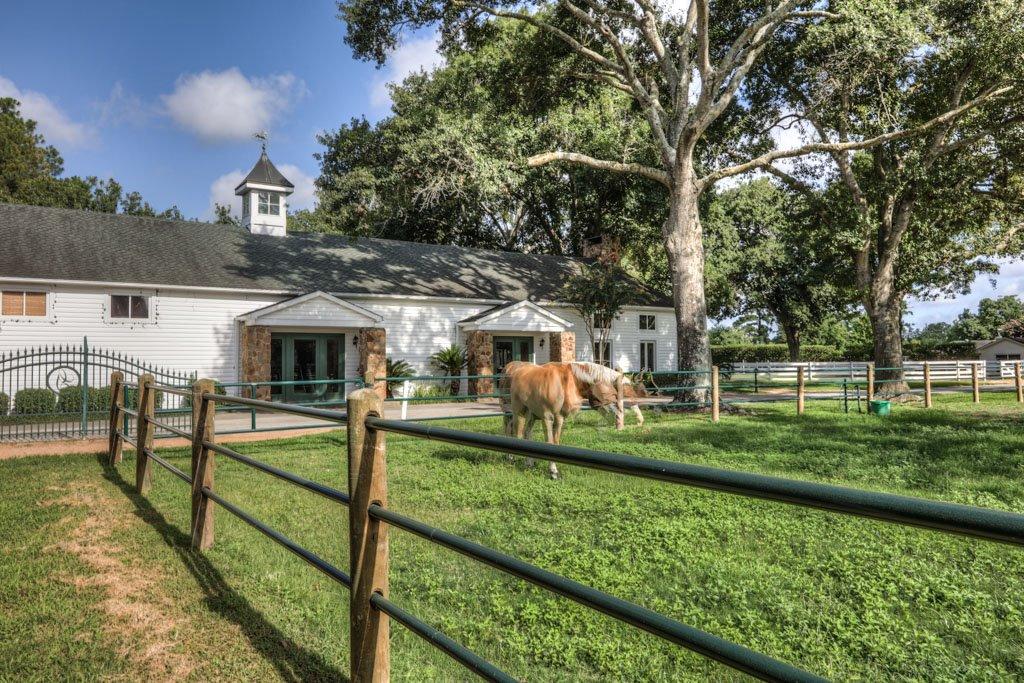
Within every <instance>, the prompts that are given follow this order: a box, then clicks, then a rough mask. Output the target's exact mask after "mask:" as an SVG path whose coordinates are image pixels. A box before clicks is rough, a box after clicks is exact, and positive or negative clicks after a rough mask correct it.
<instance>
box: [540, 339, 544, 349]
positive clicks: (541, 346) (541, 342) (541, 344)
mask: <svg viewBox="0 0 1024 683" xmlns="http://www.w3.org/2000/svg"><path fill="white" fill-rule="evenodd" d="M540 348H542V349H543V348H544V337H541V338H540Z"/></svg>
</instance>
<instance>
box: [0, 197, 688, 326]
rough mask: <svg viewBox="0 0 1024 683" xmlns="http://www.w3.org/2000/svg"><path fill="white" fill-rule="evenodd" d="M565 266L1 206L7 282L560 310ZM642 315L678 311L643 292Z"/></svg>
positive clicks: (575, 265) (2, 268) (574, 268)
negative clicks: (549, 305) (378, 297)
mask: <svg viewBox="0 0 1024 683" xmlns="http://www.w3.org/2000/svg"><path fill="white" fill-rule="evenodd" d="M578 269H579V262H578V261H575V260H573V259H570V258H565V257H560V256H546V255H541V254H520V253H517V252H508V251H490V250H486V249H468V248H465V247H455V246H449V245H436V244H420V243H417V242H399V241H395V240H384V239H373V238H352V237H347V236H344V235H326V234H315V233H292V234H289V235H288V236H287V237H273V236H269V235H253V234H251V233H249V232H248V231H247V230H245V229H243V228H239V227H236V226H231V225H216V224H211V223H199V222H194V221H174V220H166V219H159V218H142V217H137V216H125V215H116V214H106V213H97V212H91V211H76V210H69V209H50V208H43V207H37V206H24V205H17V204H0V277H3V276H6V277H20V278H39V279H46V280H79V281H86V282H125V283H152V284H153V285H154V286H158V285H164V286H189V287H219V288H229V289H252V290H274V291H283V292H290V293H293V294H304V293H306V292H312V291H316V290H323V291H325V292H333V293H352V294H393V295H401V296H430V297H460V298H471V299H491V300H501V301H520V300H522V299H531V300H533V301H557V300H559V299H560V298H561V297H560V295H559V294H560V292H561V290H562V287H563V286H564V284H565V281H566V279H567V278H568V277H570V276H571V275H572V274H574V273H576V272H578ZM638 292H639V293H640V294H639V296H638V300H637V303H638V304H646V305H652V306H668V305H670V304H669V302H667V301H666V300H665V299H664V297H661V296H659V295H657V294H655V293H652V292H649V291H648V290H645V289H644V288H643V287H642V286H640V285H639V284H638Z"/></svg>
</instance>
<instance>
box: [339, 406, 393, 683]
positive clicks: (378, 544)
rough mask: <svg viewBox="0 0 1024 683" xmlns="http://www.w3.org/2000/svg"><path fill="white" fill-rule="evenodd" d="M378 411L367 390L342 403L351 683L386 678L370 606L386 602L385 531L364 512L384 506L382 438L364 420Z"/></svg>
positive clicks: (386, 624) (385, 626)
mask: <svg viewBox="0 0 1024 683" xmlns="http://www.w3.org/2000/svg"><path fill="white" fill-rule="evenodd" d="M383 406H384V404H383V402H382V401H381V398H380V396H378V395H377V393H376V392H375V391H374V390H373V389H359V390H357V391H354V392H352V393H351V394H349V397H348V486H349V489H348V490H349V495H350V496H351V503H350V504H349V506H348V520H349V562H350V563H351V572H352V592H351V596H352V597H351V599H350V601H349V628H350V629H351V634H350V641H349V642H350V647H351V656H350V659H351V680H352V683H370V682H373V683H382V682H384V681H388V680H390V677H391V650H390V644H389V634H390V620H389V618H388V616H387V615H386V614H384V613H382V612H380V611H379V610H377V609H375V608H374V607H373V605H371V604H370V598H371V597H372V596H373V594H374V593H380V594H381V595H383V596H384V597H387V596H388V525H387V524H383V523H381V522H380V521H378V520H375V519H373V518H371V517H370V515H369V512H368V509H369V507H370V505H371V504H374V503H379V504H380V505H383V506H386V505H387V502H388V500H387V499H388V480H387V457H386V456H387V451H386V447H385V441H384V432H379V431H376V430H373V429H368V428H367V427H366V418H367V416H369V415H374V416H380V415H383V412H384V408H383Z"/></svg>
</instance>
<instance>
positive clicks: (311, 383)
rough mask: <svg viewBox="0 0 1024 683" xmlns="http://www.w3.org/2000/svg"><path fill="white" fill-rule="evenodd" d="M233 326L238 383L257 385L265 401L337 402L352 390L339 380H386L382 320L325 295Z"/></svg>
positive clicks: (262, 310)
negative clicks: (236, 338) (236, 328)
mask: <svg viewBox="0 0 1024 683" xmlns="http://www.w3.org/2000/svg"><path fill="white" fill-rule="evenodd" d="M237 322H238V325H239V327H240V329H239V356H240V359H239V360H240V362H239V368H240V380H241V381H242V382H254V383H258V386H257V390H256V391H257V397H258V398H261V399H263V400H280V401H288V402H297V403H312V402H331V401H341V400H343V399H344V398H345V394H346V393H347V391H348V390H349V389H351V387H352V386H353V385H352V384H351V383H346V382H344V381H343V380H353V379H357V378H359V379H363V380H364V381H366V382H367V385H368V386H371V385H375V384H377V383H375V382H374V380H375V379H376V378H377V377H383V376H384V374H385V344H386V333H385V331H384V329H383V328H382V327H380V323H381V316H379V315H377V314H376V313H374V312H372V311H370V310H369V309H366V308H364V307H362V306H358V305H356V304H353V303H350V302H347V301H344V300H342V299H339V298H337V297H335V296H332V295H330V294H327V293H325V292H311V293H309V294H305V295H303V296H299V297H295V298H293V299H287V300H285V301H281V302H279V303H276V304H273V305H271V306H266V307H264V308H260V309H257V310H255V311H252V312H250V313H247V314H245V315H242V316H239V317H238V318H237ZM331 380H338V381H337V382H332V381H331ZM381 384H382V383H381ZM381 390H382V389H381Z"/></svg>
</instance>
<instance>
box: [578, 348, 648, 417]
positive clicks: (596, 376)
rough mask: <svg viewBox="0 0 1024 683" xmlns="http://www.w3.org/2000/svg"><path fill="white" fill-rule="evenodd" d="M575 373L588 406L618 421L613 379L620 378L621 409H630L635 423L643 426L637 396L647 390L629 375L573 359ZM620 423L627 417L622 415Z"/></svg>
mask: <svg viewBox="0 0 1024 683" xmlns="http://www.w3.org/2000/svg"><path fill="white" fill-rule="evenodd" d="M572 365H573V366H574V367H573V371H574V374H575V375H576V376H577V377H578V378H580V379H581V380H582V381H583V383H584V385H585V387H583V388H581V389H583V392H584V396H585V398H586V399H587V401H588V402H589V403H590V407H591V408H593V409H594V410H596V411H598V412H599V413H601V415H602V416H604V417H605V418H607V419H611V420H613V421H615V423H616V424H618V421H619V403H618V395H617V392H616V390H615V382H616V381H617V380H618V379H619V378H620V377H621V378H622V398H623V399H624V400H623V404H624V405H623V409H624V410H625V409H629V410H632V411H633V414H634V415H636V422H637V424H638V425H640V426H643V424H644V414H643V413H642V412H641V411H640V405H639V404H638V403H637V401H636V399H638V398H641V397H644V396H647V390H646V389H645V388H644V386H643V384H634V383H633V382H632V380H630V379H629V377H626V376H625V375H624V374H623V373H622V372H620V371H618V370H613V369H612V368H609V367H606V366H604V365H599V364H597V363H588V362H585V361H574V362H573V363H572ZM621 419H622V424H625V422H626V416H625V415H623V416H622V418H621Z"/></svg>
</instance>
